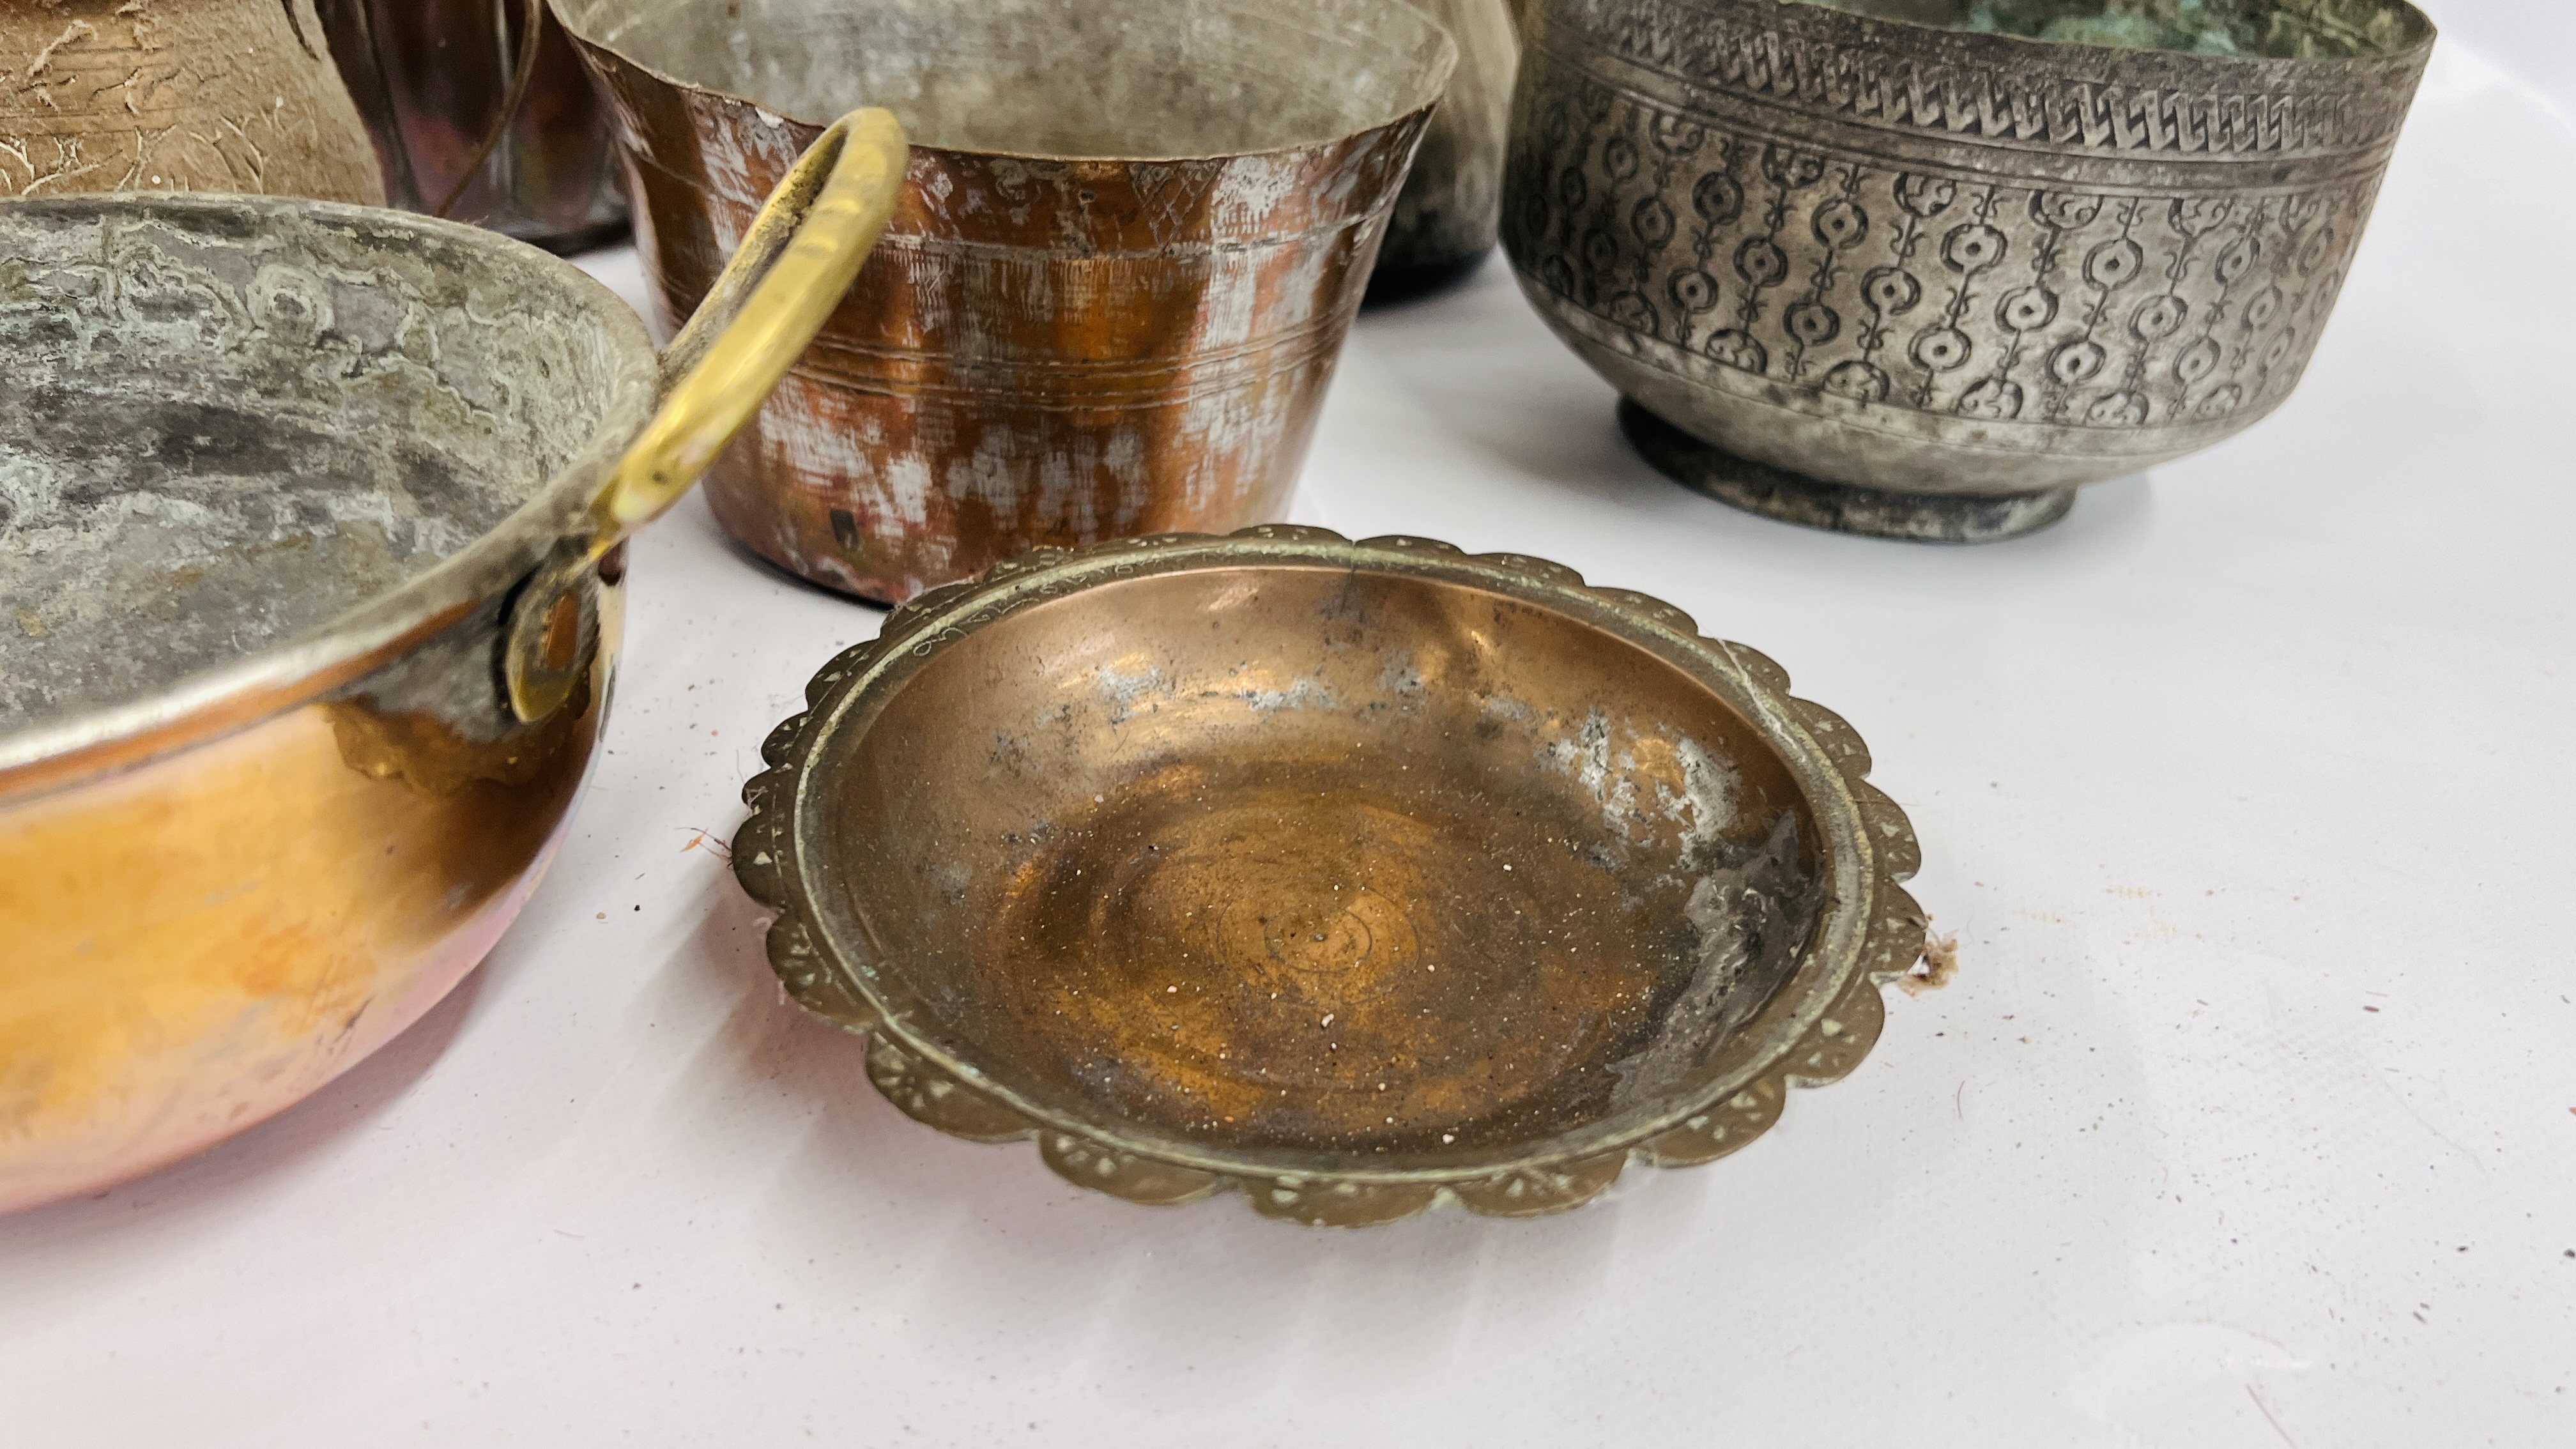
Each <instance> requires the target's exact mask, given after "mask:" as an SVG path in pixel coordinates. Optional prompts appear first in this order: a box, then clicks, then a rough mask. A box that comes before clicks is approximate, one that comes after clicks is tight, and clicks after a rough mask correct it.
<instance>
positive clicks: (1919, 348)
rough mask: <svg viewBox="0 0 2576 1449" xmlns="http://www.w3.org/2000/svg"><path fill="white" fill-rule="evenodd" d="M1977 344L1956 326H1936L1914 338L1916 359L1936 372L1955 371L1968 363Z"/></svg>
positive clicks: (1973, 354) (1974, 352)
mask: <svg viewBox="0 0 2576 1449" xmlns="http://www.w3.org/2000/svg"><path fill="white" fill-rule="evenodd" d="M1976 351H1977V345H1976V344H1975V343H1973V342H1971V341H1969V340H1968V334H1967V333H1965V332H1962V331H1960V330H1959V329H1958V328H1956V327H1935V328H1932V329H1930V330H1929V331H1926V332H1924V333H1923V334H1921V335H1920V336H1918V337H1916V338H1915V339H1914V360H1915V361H1916V362H1919V363H1921V364H1922V365H1923V366H1925V367H1928V368H1930V369H1931V370H1932V371H1934V372H1955V371H1957V370H1958V369H1960V368H1962V367H1965V366H1967V365H1968V359H1969V358H1970V357H1973V356H1975V355H1976Z"/></svg>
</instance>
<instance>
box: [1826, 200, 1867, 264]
mask: <svg viewBox="0 0 2576 1449" xmlns="http://www.w3.org/2000/svg"><path fill="white" fill-rule="evenodd" d="M1815 231H1816V240H1818V241H1820V242H1823V243H1824V244H1825V245H1826V246H1829V247H1832V248H1834V249H1835V250H1836V251H1840V250H1842V249H1843V248H1845V247H1852V246H1858V245H1860V243H1861V242H1862V241H1863V240H1865V239H1867V237H1868V236H1869V214H1868V213H1867V212H1864V211H1862V210H1861V209H1860V208H1859V207H1857V206H1854V205H1852V204H1851V202H1850V201H1848V200H1843V199H1836V200H1833V201H1829V202H1826V203H1825V204H1824V205H1823V206H1820V207H1818V208H1816V221H1815Z"/></svg>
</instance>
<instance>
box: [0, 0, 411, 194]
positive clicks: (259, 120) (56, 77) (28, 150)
mask: <svg viewBox="0 0 2576 1449" xmlns="http://www.w3.org/2000/svg"><path fill="white" fill-rule="evenodd" d="M145 191H162V192H166V191H241V192H255V193H261V194H265V195H271V196H307V197H313V198H316V199H319V200H323V201H354V202H362V203H367V204H382V203H383V201H384V199H385V193H384V187H383V184H382V183H381V182H380V181H379V180H378V178H377V175H376V164H375V157H374V156H373V154H372V153H371V152H370V151H369V149H368V146H367V134H366V130H365V128H364V127H362V126H361V125H360V124H359V118H358V112H357V108H356V107H355V106H353V105H352V104H351V103H350V100H349V92H348V90H347V88H346V87H344V86H343V85H341V83H340V77H339V74H338V73H337V72H336V71H334V70H333V69H332V68H331V53H330V50H329V49H328V48H327V46H326V45H325V44H324V41H323V34H322V24H321V19H320V17H319V16H317V15H316V14H315V13H314V9H313V0H0V197H10V196H69V195H73V194H76V193H86V192H145Z"/></svg>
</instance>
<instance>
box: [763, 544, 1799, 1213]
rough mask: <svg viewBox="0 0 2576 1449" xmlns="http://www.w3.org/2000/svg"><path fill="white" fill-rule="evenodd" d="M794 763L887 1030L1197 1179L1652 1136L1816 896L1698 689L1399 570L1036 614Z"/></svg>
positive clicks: (1752, 774)
mask: <svg viewBox="0 0 2576 1449" xmlns="http://www.w3.org/2000/svg"><path fill="white" fill-rule="evenodd" d="M1145 620H1150V621H1153V623H1152V625H1151V626H1150V627H1139V626H1138V623H1137V621H1145ZM823 768H824V769H825V770H826V771H827V772H828V773H829V777H830V779H831V782H832V783H831V786H830V789H829V791H828V797H827V800H826V803H825V804H824V805H823V809H824V810H825V811H826V812H827V814H826V815H825V817H824V818H823V822H822V823H821V824H820V826H819V829H820V832H821V839H822V842H823V844H822V846H821V850H822V851H823V852H824V854H823V857H822V858H819V859H816V860H815V861H813V862H812V864H811V866H810V867H809V868H810V869H813V870H815V871H817V872H818V873H819V874H821V875H823V876H825V877H827V878H830V879H833V880H836V881H839V882H843V883H844V888H845V890H846V897H845V904H846V909H847V911H848V913H849V919H850V922H851V923H852V924H853V925H854V926H855V927H856V928H857V929H859V930H861V931H864V932H865V934H866V937H867V938H868V940H869V941H870V942H871V943H872V944H873V946H874V948H875V951H876V953H877V954H878V955H879V958H880V960H881V962H882V964H881V965H880V967H879V969H878V973H877V975H876V977H875V980H874V982H873V985H874V987H875V989H876V990H877V991H878V992H879V993H880V994H881V996H882V998H883V999H884V1001H885V1002H886V1004H887V1010H888V1013H889V1015H891V1016H894V1017H897V1018H900V1019H902V1020H903V1021H904V1022H905V1024H906V1026H907V1029H908V1030H910V1031H912V1032H915V1033H919V1034H921V1035H922V1036H924V1037H926V1038H928V1039H930V1040H933V1041H936V1042H937V1043H938V1044H939V1045H940V1046H941V1047H942V1048H943V1049H944V1050H945V1051H946V1052H948V1053H950V1054H952V1055H954V1056H956V1057H957V1058H960V1059H962V1060H966V1061H970V1062H973V1063H976V1064H977V1065H978V1066H979V1067H980V1068H981V1069H982V1071H983V1072H984V1074H985V1075H986V1077H987V1078H988V1079H989V1080H991V1081H993V1082H995V1083H998V1084H1001V1085H1003V1086H1005V1087H1008V1088H1010V1089H1012V1090H1013V1091H1015V1092H1017V1093H1018V1094H1020V1095H1021V1096H1023V1097H1025V1098H1027V1099H1030V1100H1034V1101H1041V1102H1046V1103H1050V1104H1053V1105H1055V1106H1056V1107H1058V1108H1059V1109H1060V1110H1063V1111H1065V1112H1067V1113H1069V1114H1071V1115H1074V1116H1077V1117H1080V1118H1084V1119H1088V1120H1091V1121H1095V1122H1101V1123H1113V1124H1121V1125H1123V1126H1126V1127H1129V1128H1138V1129H1143V1130H1144V1131H1146V1132H1149V1133H1152V1134H1155V1135H1161V1136H1168V1137H1172V1138H1179V1139H1186V1140H1189V1141H1192V1142H1194V1143H1197V1144H1201V1145H1204V1146H1207V1147H1210V1148H1214V1149H1217V1150H1229V1151H1232V1150H1240V1151H1252V1152H1260V1153H1264V1154H1277V1153H1285V1154H1290V1155H1317V1154H1322V1155H1328V1156H1332V1157H1335V1158H1342V1159H1349V1158H1354V1157H1365V1158H1373V1159H1376V1160H1379V1161H1381V1162H1383V1163H1384V1164H1386V1165H1391V1166H1400V1165H1412V1164H1416V1163H1420V1162H1429V1161H1437V1160H1439V1159H1441V1158H1443V1157H1450V1158H1455V1157H1458V1156H1461V1155H1467V1154H1476V1153H1481V1152H1485V1151H1491V1150H1496V1149H1524V1148H1527V1147H1529V1146H1531V1145H1533V1144H1541V1143H1545V1142H1547V1141H1549V1140H1551V1139H1554V1138H1558V1137H1562V1136H1564V1135H1566V1134H1569V1133H1574V1132H1577V1131H1579V1130H1582V1129H1587V1128H1594V1127H1598V1126H1600V1125H1601V1124H1604V1123H1607V1122H1610V1121H1613V1120H1615V1119H1620V1118H1622V1117H1623V1116H1628V1115H1634V1114H1637V1113H1640V1112H1644V1113H1651V1112H1653V1111H1655V1110H1658V1109H1662V1108H1665V1107H1666V1106H1667V1103H1666V1102H1665V1101H1664V1098H1665V1096H1666V1094H1668V1093H1669V1092H1670V1091H1671V1090H1672V1089H1673V1088H1674V1087H1676V1086H1677V1085H1679V1084H1681V1083H1683V1082H1684V1081H1686V1080H1688V1079H1689V1078H1691V1077H1692V1076H1693V1075H1694V1073H1695V1072H1696V1070H1697V1069H1698V1068H1700V1067H1701V1066H1703V1065H1704V1064H1705V1063H1706V1062H1707V1061H1708V1060H1709V1058H1710V1057H1711V1055H1712V1054H1713V1053H1714V1052H1715V1051H1716V1050H1717V1049H1718V1048H1719V1047H1720V1046H1721V1045H1723V1044H1724V1043H1725V1041H1726V1040H1727V1038H1728V1037H1729V1035H1730V1034H1731V1033H1732V1032H1733V1030H1734V1029H1735V1028H1736V1027H1737V1026H1739V1025H1740V1024H1742V1023H1743V1022H1744V1021H1746V1020H1748V1019H1750V1018H1751V1017H1752V1016H1753V1015H1754V1013H1755V1012H1756V1011H1757V1010H1758V1009H1759V1008H1760V1007H1761V1006H1762V1005H1763V1004H1764V1002H1765V1001H1767V1000H1768V999H1769V997H1770V995H1771V993H1772V992H1773V990H1774V989H1775V988H1776V987H1777V986H1778V985H1779V983H1780V982H1781V981H1782V980H1783V979H1784V978H1785V977H1786V976H1787V974H1788V972H1789V970H1790V968H1791V966H1792V964H1793V963H1794V961H1795V959H1796V957H1797V954H1798V952H1799V950H1800V948H1801V947H1802V946H1803V945H1805V944H1806V943H1807V941H1808V940H1809V939H1810V937H1811V935H1812V934H1813V928H1814V926H1815V923H1816V920H1817V918H1818V915H1819V912H1820V910H1821V908H1822V905H1823V901H1824V885H1823V880H1822V876H1821V873H1820V870H1819V860H1818V838H1819V837H1818V827H1817V822H1816V820H1815V818H1814V815H1813V813H1812V811H1811V809H1810V807H1809V806H1808V804H1807V802H1806V801H1805V799H1804V798H1803V796H1802V795H1801V792H1800V790H1799V788H1798V786H1797V783H1796V781H1795V780H1794V778H1793V777H1792V775H1791V773H1790V771H1789V769H1788V768H1787V766H1786V765H1785V764H1784V762H1783V761H1782V760H1781V759H1780V758H1779V756H1778V755H1777V753H1776V752H1775V751H1774V750H1773V749H1772V748H1771V747H1769V746H1768V745H1766V744H1765V743H1764V741H1763V739H1762V736H1761V735H1760V734H1759V732H1757V731H1756V730H1755V729H1754V728H1753V727H1752V726H1751V725H1750V724H1748V723H1747V721H1745V720H1744V719H1743V718H1742V717H1741V716H1739V715H1738V714H1737V713H1736V712H1735V711H1734V710H1733V709H1732V708H1730V707H1729V706H1728V705H1727V704H1726V703H1725V702H1723V701H1722V700H1720V699H1719V698H1717V697H1716V696H1715V695H1713V694H1712V692H1711V691H1710V690H1709V689H1708V688H1707V687H1706V685H1705V684H1704V683H1702V682H1701V681H1699V680H1697V679H1695V678H1693V677H1692V676H1691V675H1690V674H1688V673H1687V672H1685V671H1683V670H1681V669H1679V668H1676V667H1675V666H1674V665H1673V664H1671V663H1670V662H1668V661H1666V660H1664V659H1661V658H1658V657H1656V656H1654V655H1653V654H1651V653H1649V652H1647V651H1645V650H1643V649H1640V648H1638V647H1637V646H1636V645H1634V644H1632V643H1630V642H1628V641H1626V640H1624V639H1622V638H1619V637H1617V636H1616V635H1614V634H1611V633H1609V632H1606V631H1604V630H1601V629H1599V628H1596V627H1593V626H1591V625H1589V624H1586V623H1584V622H1581V621H1578V620H1576V619H1573V618H1569V617H1567V616H1566V615H1563V614H1560V613H1553V612H1550V611H1548V610H1545V609H1543V608H1539V607H1535V606H1533V605H1531V604H1529V603H1527V602H1524V601H1520V600H1516V599H1512V598H1508V597H1505V596H1502V595H1499V594H1496V593H1492V592H1488V591H1485V590H1482V589H1478V588H1474V587H1469V586H1465V585H1462V584H1459V583H1454V582H1449V581H1442V580H1434V579H1426V578H1421V577H1409V576H1403V575H1392V574H1369V573H1353V572H1351V571H1349V570H1346V569H1331V568H1321V567H1295V566H1290V567H1276V566H1271V567H1240V568H1213V569H1206V570H1194V571H1190V572H1185V573H1176V574H1164V575H1159V576H1152V577H1146V578H1139V579H1132V580H1128V581H1123V582H1114V583H1107V584H1104V585H1102V586H1100V587H1097V588H1093V589H1089V590H1086V591H1085V592H1083V593H1082V594H1080V595H1079V596H1077V597H1072V598H1066V599H1060V600H1056V601H1052V602H1048V603H1043V604H1039V605H1037V606H1035V607H1031V608H1028V609H1026V610H1023V611H1019V612H1016V613H1013V614H1011V615H1010V616H1008V617H1006V618H1004V619H1001V620H999V621H997V622H995V623H992V624H990V625H988V626H986V627H984V628H982V629H979V630H977V631H976V632H975V633H973V634H972V635H970V636H969V637H967V638H965V639H964V640H961V641H958V642H956V643H953V644H950V645H949V646H947V647H945V648H943V649H940V650H939V651H938V652H937V653H936V654H935V655H933V656H932V657H931V658H930V659H929V661H928V662H927V663H926V664H924V665H923V666H922V667H921V668H920V669H919V670H918V671H917V672H914V673H912V674H911V675H910V676H909V677H908V678H907V679H906V680H905V682H904V683H903V685H902V687H901V688H900V690H899V691H897V692H895V693H894V694H893V695H892V696H891V698H889V699H887V700H886V702H885V703H884V705H883V707H882V708H881V709H880V710H878V711H877V712H876V713H874V715H873V717H871V718H869V719H867V720H866V721H865V722H864V723H857V722H853V723H852V724H851V725H850V726H849V727H848V728H847V730H846V732H845V733H843V734H842V735H841V736H840V737H839V738H838V739H837V740H836V742H835V745H834V747H833V749H832V750H831V751H830V754H829V759H828V762H827V763H826V764H825V765H824V767H823Z"/></svg>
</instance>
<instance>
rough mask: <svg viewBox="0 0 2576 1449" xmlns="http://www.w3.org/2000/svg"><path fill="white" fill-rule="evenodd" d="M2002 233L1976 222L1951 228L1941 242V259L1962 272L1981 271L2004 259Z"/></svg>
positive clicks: (2005, 245)
mask: <svg viewBox="0 0 2576 1449" xmlns="http://www.w3.org/2000/svg"><path fill="white" fill-rule="evenodd" d="M2007 249H2008V245H2007V243H2006V242H2005V241H2004V234H2003V233H2002V232H2000V231H1997V230H1996V229H1995V228H1993V227H1991V226H1988V225H1986V224H1985V223H1984V222H1978V223H1976V224H1975V225H1972V226H1962V227H1954V228H1952V230H1951V232H1950V235H1949V236H1948V237H1946V238H1945V239H1943V241H1942V243H1941V259H1942V260H1943V261H1945V262H1948V263H1949V264H1950V265H1951V266H1952V267H1955V268H1957V269H1958V270H1960V271H1963V272H1974V271H1981V270H1983V269H1985V268H1987V267H1991V266H1993V265H1994V264H1995V263H1997V262H1999V261H2002V260H2003V259H2004V252H2005V251H2006V250H2007Z"/></svg>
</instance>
